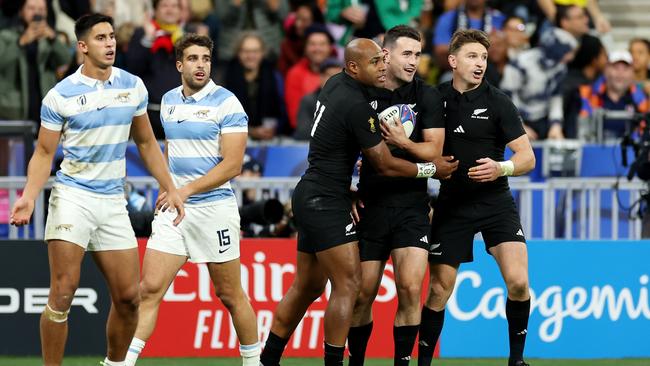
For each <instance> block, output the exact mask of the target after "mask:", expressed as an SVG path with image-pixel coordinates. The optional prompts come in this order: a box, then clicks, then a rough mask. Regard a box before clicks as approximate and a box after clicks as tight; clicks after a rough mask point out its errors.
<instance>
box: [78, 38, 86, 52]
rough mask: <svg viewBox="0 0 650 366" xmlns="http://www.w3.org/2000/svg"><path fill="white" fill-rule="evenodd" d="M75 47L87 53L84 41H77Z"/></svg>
mask: <svg viewBox="0 0 650 366" xmlns="http://www.w3.org/2000/svg"><path fill="white" fill-rule="evenodd" d="M77 48H78V49H79V51H80V52H81V53H83V54H86V53H88V45H87V44H86V42H85V41H81V40H79V41H77Z"/></svg>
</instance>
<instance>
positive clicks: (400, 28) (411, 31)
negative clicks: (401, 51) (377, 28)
mask: <svg viewBox="0 0 650 366" xmlns="http://www.w3.org/2000/svg"><path fill="white" fill-rule="evenodd" d="M402 37H405V38H410V39H414V40H416V41H418V42H421V41H422V37H420V32H418V31H417V30H416V29H415V28H413V27H409V26H408V25H403V24H400V25H396V26H394V27H393V28H391V29H389V30H388V31H386V34H385V35H384V45H383V47H384V48H389V47H393V46H394V45H395V42H397V40H398V39H400V38H402Z"/></svg>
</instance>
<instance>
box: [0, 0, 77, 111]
mask: <svg viewBox="0 0 650 366" xmlns="http://www.w3.org/2000/svg"><path fill="white" fill-rule="evenodd" d="M45 19H47V5H46V3H45V0H25V1H24V2H23V4H22V6H21V7H20V11H19V20H20V22H19V24H17V25H16V26H14V27H10V28H6V29H2V30H0V119H23V120H25V119H28V120H32V121H35V122H37V123H39V122H40V111H41V100H42V99H43V96H45V94H46V93H47V91H48V90H49V89H50V88H52V87H53V86H54V84H56V82H57V79H56V72H57V69H58V68H59V67H61V66H65V65H66V64H68V63H69V62H70V59H71V52H70V49H69V48H68V47H67V46H66V45H65V44H63V43H62V42H61V40H60V39H59V38H58V37H57V34H56V32H55V31H54V30H53V29H52V28H51V27H50V26H49V25H48V24H47V22H46V21H45Z"/></svg>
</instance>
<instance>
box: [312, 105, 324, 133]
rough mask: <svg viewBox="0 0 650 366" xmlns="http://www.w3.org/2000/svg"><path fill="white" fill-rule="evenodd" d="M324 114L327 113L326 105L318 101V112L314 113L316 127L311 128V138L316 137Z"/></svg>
mask: <svg viewBox="0 0 650 366" xmlns="http://www.w3.org/2000/svg"><path fill="white" fill-rule="evenodd" d="M323 112H325V104H320V100H317V101H316V110H315V111H314V127H312V128H311V137H314V133H316V127H318V122H320V119H321V117H323Z"/></svg>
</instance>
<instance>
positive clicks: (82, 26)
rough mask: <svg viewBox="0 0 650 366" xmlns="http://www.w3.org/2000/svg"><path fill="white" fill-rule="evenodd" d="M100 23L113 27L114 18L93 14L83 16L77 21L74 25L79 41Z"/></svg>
mask: <svg viewBox="0 0 650 366" xmlns="http://www.w3.org/2000/svg"><path fill="white" fill-rule="evenodd" d="M99 23H108V24H110V25H111V27H113V18H111V17H109V16H108V15H104V14H99V13H93V14H86V15H83V16H81V18H79V19H77V21H76V22H75V23H74V34H75V36H77V40H80V39H81V38H83V37H84V36H85V35H86V34H87V33H88V31H89V30H91V29H92V27H94V26H95V25H96V24H99Z"/></svg>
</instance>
